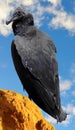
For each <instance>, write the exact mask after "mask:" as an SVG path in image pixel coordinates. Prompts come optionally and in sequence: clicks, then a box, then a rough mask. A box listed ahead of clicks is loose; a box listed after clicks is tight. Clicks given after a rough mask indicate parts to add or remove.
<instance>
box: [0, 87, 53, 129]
mask: <svg viewBox="0 0 75 130" xmlns="http://www.w3.org/2000/svg"><path fill="white" fill-rule="evenodd" d="M0 130H55V129H54V127H53V125H52V124H50V123H49V122H47V121H46V119H45V118H44V117H43V116H42V113H41V112H40V110H39V108H38V106H37V105H35V104H34V103H33V102H32V101H30V100H29V99H28V98H27V97H25V96H23V95H21V94H18V93H16V92H12V91H9V90H0Z"/></svg>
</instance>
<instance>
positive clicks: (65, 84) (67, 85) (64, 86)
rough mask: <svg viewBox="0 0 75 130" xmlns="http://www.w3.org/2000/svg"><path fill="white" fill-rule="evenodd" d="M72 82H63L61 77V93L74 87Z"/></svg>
mask: <svg viewBox="0 0 75 130" xmlns="http://www.w3.org/2000/svg"><path fill="white" fill-rule="evenodd" d="M72 84H73V83H72V81H70V80H66V79H65V80H63V79H62V78H61V77H60V91H61V92H62V91H67V90H69V89H70V88H71V87H72Z"/></svg>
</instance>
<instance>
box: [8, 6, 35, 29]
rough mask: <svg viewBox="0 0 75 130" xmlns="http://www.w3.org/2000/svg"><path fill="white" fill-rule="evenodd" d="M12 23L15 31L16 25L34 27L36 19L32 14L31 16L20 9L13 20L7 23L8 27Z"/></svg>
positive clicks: (12, 17) (13, 16)
mask: <svg viewBox="0 0 75 130" xmlns="http://www.w3.org/2000/svg"><path fill="white" fill-rule="evenodd" d="M11 22H12V28H13V31H15V29H16V27H17V26H16V25H25V26H27V25H28V26H30V25H34V19H33V16H32V14H30V13H29V12H28V11H27V10H25V9H23V8H21V7H18V8H17V9H16V10H15V11H14V13H13V14H12V16H11V18H10V19H9V20H7V21H6V24H7V25H8V24H9V23H11Z"/></svg>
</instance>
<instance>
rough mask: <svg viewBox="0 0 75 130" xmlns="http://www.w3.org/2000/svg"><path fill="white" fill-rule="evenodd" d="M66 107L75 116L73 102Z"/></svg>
mask: <svg viewBox="0 0 75 130" xmlns="http://www.w3.org/2000/svg"><path fill="white" fill-rule="evenodd" d="M64 109H65V111H66V112H67V113H68V114H70V115H73V116H75V106H73V105H72V104H68V105H67V106H66V107H65V108H64Z"/></svg>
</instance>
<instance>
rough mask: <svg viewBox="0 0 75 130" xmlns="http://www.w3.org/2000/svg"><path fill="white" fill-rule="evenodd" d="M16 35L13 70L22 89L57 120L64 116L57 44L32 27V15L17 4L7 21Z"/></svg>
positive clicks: (12, 50)
mask: <svg viewBox="0 0 75 130" xmlns="http://www.w3.org/2000/svg"><path fill="white" fill-rule="evenodd" d="M10 22H12V28H13V32H14V35H15V38H14V40H13V41H12V45H11V52H12V58H13V62H14V66H15V69H16V71H17V73H18V76H19V78H20V80H21V82H22V85H23V88H24V89H25V90H26V91H27V92H28V94H29V98H30V99H32V100H33V101H34V102H35V103H36V104H37V105H38V106H39V107H40V108H42V109H43V110H44V111H45V112H47V113H48V114H49V115H51V116H52V117H54V118H55V119H56V120H57V121H58V122H61V121H63V120H65V119H66V117H67V114H66V113H65V112H64V111H63V109H62V107H61V101H60V90H59V76H58V63H57V60H56V47H55V45H54V44H53V42H52V40H51V38H50V37H49V36H48V35H46V34H45V33H43V32H42V31H40V30H39V29H37V28H36V27H35V26H34V19H33V15H32V14H31V13H29V12H28V11H27V10H26V9H24V8H21V7H18V8H17V9H16V10H15V11H14V13H13V15H12V17H11V19H10V20H7V21H6V24H9V23H10Z"/></svg>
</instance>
